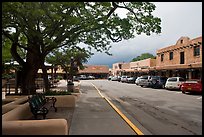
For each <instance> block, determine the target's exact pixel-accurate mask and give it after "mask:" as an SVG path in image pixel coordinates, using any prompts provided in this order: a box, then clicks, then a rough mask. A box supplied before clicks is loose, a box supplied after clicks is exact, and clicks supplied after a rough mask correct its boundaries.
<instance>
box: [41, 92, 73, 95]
mask: <svg viewBox="0 0 204 137" xmlns="http://www.w3.org/2000/svg"><path fill="white" fill-rule="evenodd" d="M44 95H45V96H56V95H71V92H70V91H46V92H45V93H44Z"/></svg>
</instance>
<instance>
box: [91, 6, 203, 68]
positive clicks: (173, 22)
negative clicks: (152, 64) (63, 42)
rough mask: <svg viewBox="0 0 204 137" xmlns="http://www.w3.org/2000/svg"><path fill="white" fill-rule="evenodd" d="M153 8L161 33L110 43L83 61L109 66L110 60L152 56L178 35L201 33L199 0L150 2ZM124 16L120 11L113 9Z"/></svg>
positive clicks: (120, 60) (197, 34)
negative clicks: (107, 49) (190, 0)
mask: <svg viewBox="0 0 204 137" xmlns="http://www.w3.org/2000/svg"><path fill="white" fill-rule="evenodd" d="M153 3H154V4H155V5H156V9H155V11H154V12H153V15H154V16H156V17H159V18H160V19H161V28H162V30H161V31H162V32H161V33H160V34H153V35H151V36H147V35H145V34H142V35H136V37H135V38H133V39H129V40H123V41H121V42H118V43H112V44H111V46H112V48H111V49H110V50H109V52H110V53H111V54H112V56H109V55H107V54H105V53H100V52H96V51H94V50H93V52H94V55H92V57H91V58H90V59H89V61H88V62H87V64H91V65H107V66H109V68H112V64H113V63H117V62H130V61H131V60H132V59H133V58H135V57H137V56H140V55H141V54H142V53H147V52H148V53H151V54H153V55H154V56H156V50H158V49H160V48H164V47H168V46H171V45H174V44H176V42H177V40H178V39H179V38H180V37H182V36H187V37H189V38H190V39H194V38H197V37H200V36H202V2H153ZM117 12H118V14H120V16H121V17H122V16H124V13H125V12H124V11H117Z"/></svg>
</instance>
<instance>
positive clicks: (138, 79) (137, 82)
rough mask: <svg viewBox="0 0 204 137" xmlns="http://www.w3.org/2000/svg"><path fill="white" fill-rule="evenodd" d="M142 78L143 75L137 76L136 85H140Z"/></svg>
mask: <svg viewBox="0 0 204 137" xmlns="http://www.w3.org/2000/svg"><path fill="white" fill-rule="evenodd" d="M140 78H141V77H137V78H136V80H135V84H136V85H139V82H140Z"/></svg>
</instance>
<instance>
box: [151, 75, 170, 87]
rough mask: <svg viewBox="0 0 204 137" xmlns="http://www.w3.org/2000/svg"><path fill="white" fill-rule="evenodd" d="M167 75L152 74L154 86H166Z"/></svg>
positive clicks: (152, 85) (152, 84)
mask: <svg viewBox="0 0 204 137" xmlns="http://www.w3.org/2000/svg"><path fill="white" fill-rule="evenodd" d="M166 80H167V77H162V76H152V77H151V79H150V82H151V85H150V86H151V87H152V88H165V84H166Z"/></svg>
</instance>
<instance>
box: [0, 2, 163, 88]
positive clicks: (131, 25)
mask: <svg viewBox="0 0 204 137" xmlns="http://www.w3.org/2000/svg"><path fill="white" fill-rule="evenodd" d="M155 8H156V7H155V5H154V4H153V3H149V2H3V3H2V37H3V39H2V43H4V42H3V41H5V40H6V39H9V40H10V42H11V44H10V45H11V55H12V57H13V58H14V60H16V61H18V63H19V64H20V65H22V67H23V68H22V70H23V71H24V72H22V74H23V77H24V78H22V79H23V80H25V81H23V80H22V81H23V82H24V83H25V84H23V85H22V89H24V91H25V92H26V91H27V90H26V87H25V86H29V85H26V84H30V85H33V84H34V83H33V82H34V80H32V82H31V81H28V80H27V81H26V79H34V77H35V74H36V73H37V71H36V70H38V69H39V68H40V67H41V68H43V65H42V64H43V62H44V61H45V57H46V56H47V55H48V54H49V53H51V52H52V51H54V50H55V49H59V48H62V49H64V48H73V47H78V48H81V47H79V46H78V44H80V43H84V44H86V45H88V49H89V50H90V51H91V49H93V48H94V49H96V50H97V51H98V52H105V53H107V54H109V55H110V53H109V49H110V48H111V46H110V43H111V42H119V41H121V40H123V39H125V40H127V39H131V38H134V37H135V36H136V35H140V34H142V33H144V34H146V35H151V34H152V33H156V34H158V33H160V32H161V27H160V25H161V20H160V18H158V17H155V16H153V15H152V12H153V11H154V10H155ZM117 9H125V10H126V11H127V14H126V17H124V18H121V17H120V16H119V15H118V14H116V12H115V11H116V10H117ZM18 50H20V51H21V52H22V53H24V54H23V55H21V53H20V51H18ZM59 54H60V53H59ZM59 56H61V55H59ZM25 57H26V62H24V61H23V59H24V58H25ZM78 57H79V56H78ZM6 58H7V57H6ZM67 59H68V61H67V62H64V63H65V64H68V62H69V58H67ZM85 59H86V58H85ZM76 60H77V59H76ZM64 61H65V60H64ZM76 62H77V61H76ZM82 62H83V60H82ZM78 63H80V62H78ZM78 66H80V65H78ZM26 70H29V71H31V72H33V73H28V72H26ZM27 73H28V74H27Z"/></svg>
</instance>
